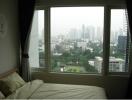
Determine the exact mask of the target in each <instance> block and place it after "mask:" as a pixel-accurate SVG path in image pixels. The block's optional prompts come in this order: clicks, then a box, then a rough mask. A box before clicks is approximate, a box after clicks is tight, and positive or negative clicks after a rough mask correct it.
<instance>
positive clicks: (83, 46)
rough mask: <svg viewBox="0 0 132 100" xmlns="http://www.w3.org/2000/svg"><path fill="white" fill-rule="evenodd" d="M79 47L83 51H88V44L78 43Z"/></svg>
mask: <svg viewBox="0 0 132 100" xmlns="http://www.w3.org/2000/svg"><path fill="white" fill-rule="evenodd" d="M77 47H79V48H81V49H82V51H85V50H86V49H87V42H77Z"/></svg>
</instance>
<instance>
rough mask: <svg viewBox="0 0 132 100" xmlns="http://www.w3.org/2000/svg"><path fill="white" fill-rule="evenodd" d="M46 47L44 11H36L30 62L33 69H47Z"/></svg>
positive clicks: (31, 38)
mask: <svg viewBox="0 0 132 100" xmlns="http://www.w3.org/2000/svg"><path fill="white" fill-rule="evenodd" d="M44 45H45V43H44V10H35V12H34V17H33V23H32V29H31V35H30V44H29V56H30V57H29V62H30V66H31V67H33V68H40V67H43V68H44V67H45V57H44V55H45V49H44V48H45V47H44Z"/></svg>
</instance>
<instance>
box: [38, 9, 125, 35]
mask: <svg viewBox="0 0 132 100" xmlns="http://www.w3.org/2000/svg"><path fill="white" fill-rule="evenodd" d="M122 12H123V10H112V16H113V17H112V18H111V20H112V25H111V27H112V29H113V30H114V31H115V30H118V29H119V28H122V27H123V14H122ZM38 15H39V17H38V20H39V33H41V32H42V29H43V26H44V23H43V22H44V12H43V11H42V10H41V11H39V13H38ZM103 20H104V7H54V8H51V34H52V35H53V34H54V35H58V34H60V33H61V34H66V33H68V32H69V30H70V29H72V28H76V29H81V28H82V25H83V24H84V25H85V26H89V25H92V26H94V27H98V26H99V27H101V28H103Z"/></svg>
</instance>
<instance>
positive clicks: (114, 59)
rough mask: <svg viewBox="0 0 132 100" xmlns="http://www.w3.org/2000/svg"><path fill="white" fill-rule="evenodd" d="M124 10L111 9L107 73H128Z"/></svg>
mask: <svg viewBox="0 0 132 100" xmlns="http://www.w3.org/2000/svg"><path fill="white" fill-rule="evenodd" d="M126 14H127V13H126V10H125V9H111V35H110V57H109V72H128V62H129V49H130V48H129V47H130V39H129V38H130V37H129V32H128V25H127V19H126Z"/></svg>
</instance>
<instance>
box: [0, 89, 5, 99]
mask: <svg viewBox="0 0 132 100" xmlns="http://www.w3.org/2000/svg"><path fill="white" fill-rule="evenodd" d="M4 98H5V96H4V94H3V93H2V92H1V91H0V99H4Z"/></svg>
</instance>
